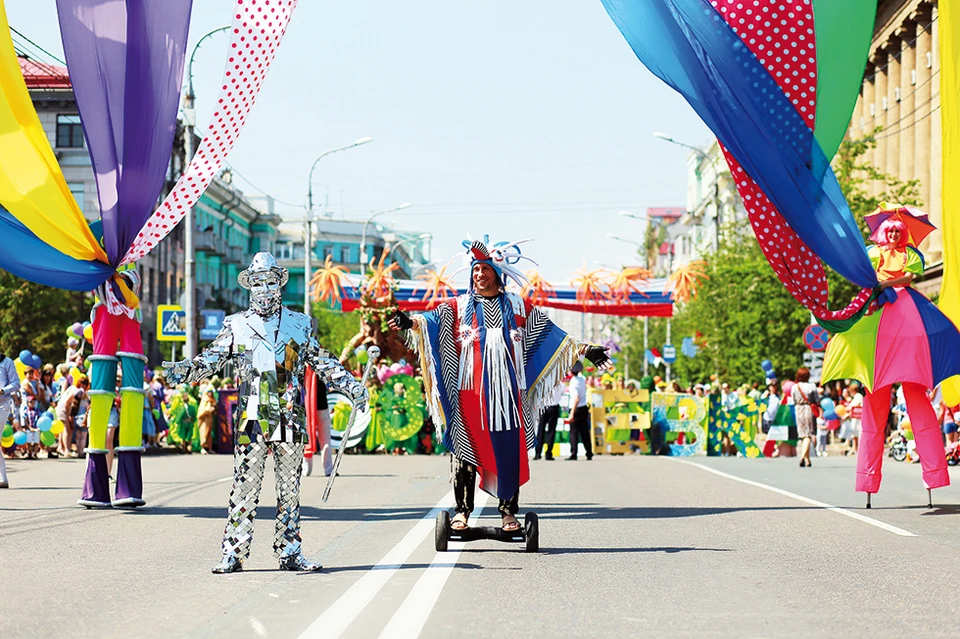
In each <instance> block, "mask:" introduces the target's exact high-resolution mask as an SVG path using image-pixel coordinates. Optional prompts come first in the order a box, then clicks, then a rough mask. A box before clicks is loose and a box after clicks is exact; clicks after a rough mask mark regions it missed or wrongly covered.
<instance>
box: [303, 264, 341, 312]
mask: <svg viewBox="0 0 960 639" xmlns="http://www.w3.org/2000/svg"><path fill="white" fill-rule="evenodd" d="M348 274H349V271H348V270H347V269H346V268H344V267H342V266H334V265H333V258H332V257H330V256H329V255H328V256H327V259H325V260H324V261H323V268H319V269H317V270H316V272H314V274H313V277H311V278H310V286H311V287H312V288H313V299H314V301H315V302H323V301H328V302H330V304H331V305H332V304H337V303H339V302H340V300H341V299H342V298H343V288H344V287H343V283H344V282H345V281H346V280H347V275H348Z"/></svg>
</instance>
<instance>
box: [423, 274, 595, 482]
mask: <svg viewBox="0 0 960 639" xmlns="http://www.w3.org/2000/svg"><path fill="white" fill-rule="evenodd" d="M413 320H414V327H413V329H412V330H411V331H410V342H411V347H412V348H413V349H415V350H416V351H417V352H418V353H419V355H420V369H421V372H422V374H423V379H424V386H425V389H426V396H427V406H428V407H429V410H430V414H431V416H432V417H433V420H434V422H435V423H436V424H437V425H438V426H439V425H440V424H444V425H445V428H444V434H443V443H444V446H446V447H447V449H448V450H450V451H452V452H453V454H454V455H455V456H456V457H457V458H458V459H461V460H463V461H466V462H469V463H471V464H474V465H476V466H478V467H479V468H480V469H481V470H482V473H481V478H482V481H481V488H484V489H485V490H488V492H491V493H492V494H497V496H499V497H501V498H503V499H509V498H510V497H511V496H512V495H513V493H514V492H516V490H517V489H518V488H519V487H520V486H521V485H522V484H523V483H525V482H526V481H527V479H528V478H529V468H528V466H527V457H526V454H525V450H526V449H528V448H533V447H534V446H535V443H536V428H535V420H536V419H537V417H538V416H539V414H540V412H541V410H542V409H543V408H544V407H545V406H546V405H547V404H549V403H550V402H551V401H552V399H551V396H552V393H553V389H554V388H555V387H556V386H557V385H558V384H560V382H561V381H562V380H563V378H564V376H565V375H566V373H567V371H569V370H570V367H571V366H573V363H574V362H576V361H577V360H578V359H579V358H580V357H581V355H582V351H583V346H582V345H581V344H580V342H578V341H577V340H575V339H573V338H572V337H570V336H569V335H567V334H566V333H565V332H563V331H562V330H561V329H560V328H559V327H557V326H556V325H555V324H554V323H553V322H551V321H550V320H549V319H548V318H547V317H546V315H544V314H543V312H541V311H540V310H539V309H538V308H536V307H534V306H533V305H532V304H530V302H528V301H526V300H524V299H522V298H521V297H520V296H518V295H516V294H513V293H504V294H501V295H499V296H497V297H494V298H483V297H480V296H478V295H474V294H466V295H461V296H459V297H457V298H456V299H455V300H454V301H453V302H450V303H447V304H443V305H441V306H439V307H438V308H437V309H435V310H433V311H431V312H429V313H424V314H422V315H416V316H414V318H413Z"/></svg>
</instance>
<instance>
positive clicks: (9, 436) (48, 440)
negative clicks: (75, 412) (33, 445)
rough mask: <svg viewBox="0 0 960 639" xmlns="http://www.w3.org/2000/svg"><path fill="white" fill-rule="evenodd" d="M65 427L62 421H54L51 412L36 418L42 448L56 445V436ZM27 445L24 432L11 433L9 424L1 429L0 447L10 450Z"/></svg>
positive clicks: (54, 418) (54, 417) (11, 429)
mask: <svg viewBox="0 0 960 639" xmlns="http://www.w3.org/2000/svg"><path fill="white" fill-rule="evenodd" d="M65 427H66V425H65V424H64V423H63V421H61V420H59V419H56V416H55V415H54V414H53V413H51V412H46V413H43V414H41V415H40V417H38V418H37V430H39V431H40V443H41V444H43V445H44V446H53V445H54V444H56V443H57V436H58V435H59V434H60V433H62V432H63V429H64V428H65ZM26 443H27V433H26V431H23V430H21V431H17V432H16V433H14V432H13V428H12V427H11V426H10V424H6V425H5V426H4V427H3V435H2V437H0V446H2V447H3V448H11V447H13V446H23V445H24V444H26Z"/></svg>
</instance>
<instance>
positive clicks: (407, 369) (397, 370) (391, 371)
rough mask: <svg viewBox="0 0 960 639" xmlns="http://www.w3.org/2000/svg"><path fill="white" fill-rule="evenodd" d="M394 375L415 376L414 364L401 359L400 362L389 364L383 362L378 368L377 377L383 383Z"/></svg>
mask: <svg viewBox="0 0 960 639" xmlns="http://www.w3.org/2000/svg"><path fill="white" fill-rule="evenodd" d="M394 375H410V376H411V377H412V376H413V366H411V365H410V364H408V363H407V360H405V359H401V360H400V361H399V362H394V363H393V364H390V366H387V365H386V364H381V365H380V366H379V367H378V368H377V379H379V380H380V383H381V384H385V383H386V382H387V380H388V379H390V378H391V377H393V376H394Z"/></svg>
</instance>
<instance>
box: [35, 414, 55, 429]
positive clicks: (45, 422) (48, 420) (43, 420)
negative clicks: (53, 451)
mask: <svg viewBox="0 0 960 639" xmlns="http://www.w3.org/2000/svg"><path fill="white" fill-rule="evenodd" d="M52 427H53V415H51V414H50V413H44V414H43V415H41V416H40V417H38V418H37V428H39V429H40V430H42V431H48V430H50V429H51V428H52Z"/></svg>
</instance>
